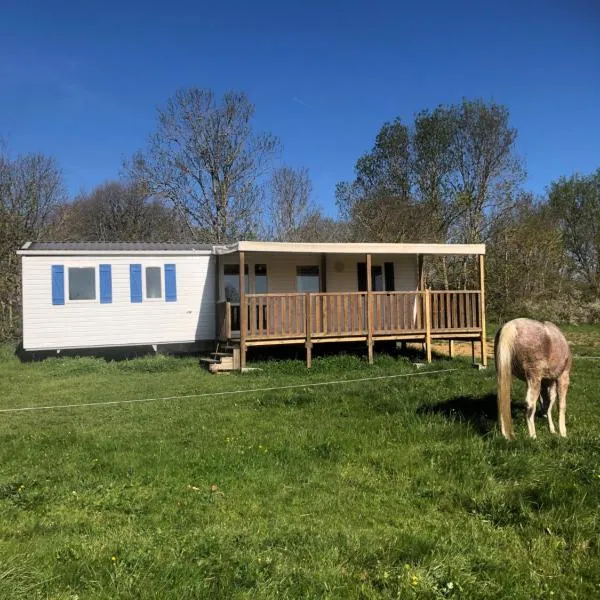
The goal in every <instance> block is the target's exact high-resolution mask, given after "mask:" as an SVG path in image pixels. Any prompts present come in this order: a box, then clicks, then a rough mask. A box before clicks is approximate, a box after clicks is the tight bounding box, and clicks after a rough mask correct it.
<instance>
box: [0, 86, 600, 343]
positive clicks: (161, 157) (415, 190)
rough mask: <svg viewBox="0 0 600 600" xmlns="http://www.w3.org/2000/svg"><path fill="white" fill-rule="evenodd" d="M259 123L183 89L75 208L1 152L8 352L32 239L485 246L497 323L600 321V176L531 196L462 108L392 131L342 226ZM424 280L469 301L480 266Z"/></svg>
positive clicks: (33, 163) (370, 158)
mask: <svg viewBox="0 0 600 600" xmlns="http://www.w3.org/2000/svg"><path fill="white" fill-rule="evenodd" d="M253 115H254V106H253V105H252V104H251V102H250V101H249V100H248V98H247V97H246V95H245V94H243V93H228V94H226V95H225V96H224V97H223V98H221V99H218V98H216V97H215V95H214V94H213V93H212V92H211V91H210V90H201V89H195V88H192V89H185V90H180V91H179V92H177V93H176V94H175V95H174V96H173V97H172V98H171V99H170V100H169V101H168V102H167V103H166V105H165V106H164V107H163V108H161V109H159V111H158V118H157V124H156V129H155V131H154V133H153V134H152V135H151V136H150V137H149V140H148V144H147V146H146V147H145V148H143V149H141V150H140V151H139V152H137V153H136V154H135V155H134V156H132V157H131V159H130V160H128V161H126V163H125V164H124V165H123V169H122V172H121V173H119V174H116V175H117V176H116V177H115V180H114V181H108V182H105V183H103V184H102V185H100V186H98V187H97V188H95V189H93V190H91V191H90V192H89V193H84V194H80V195H78V196H77V197H75V198H69V196H68V194H67V192H66V189H65V185H64V181H63V177H62V174H61V171H60V167H59V165H58V164H57V162H56V161H55V160H54V159H53V158H52V157H48V156H44V155H41V154H33V153H32V154H27V155H23V156H16V157H13V156H12V155H11V153H10V152H9V150H8V149H7V148H0V338H1V339H9V338H16V337H18V335H19V333H20V303H21V298H20V271H19V266H20V265H19V261H18V257H17V256H16V254H15V251H16V250H17V249H18V248H19V247H20V246H21V245H22V244H23V243H24V242H25V241H35V240H54V241H84V240H86V241H186V240H194V241H199V242H208V243H226V242H229V241H234V240H238V239H273V240H280V241H283V240H287V241H308V242H317V241H365V242H367V241H386V242H409V241H415V242H455V243H480V242H483V243H486V244H487V251H488V260H487V267H488V268H487V286H488V312H489V313H490V315H491V316H492V317H495V318H497V319H504V318H508V317H511V316H515V315H529V316H533V317H537V318H550V319H553V320H557V321H561V322H564V321H571V322H586V321H596V320H599V319H600V302H599V301H598V298H599V295H600V271H599V268H600V267H599V265H598V255H599V250H600V169H599V170H598V171H597V172H596V173H594V174H591V175H588V176H575V175H574V176H571V177H564V178H561V179H559V180H558V181H555V182H549V187H548V190H547V194H546V195H545V196H544V197H533V196H532V195H531V194H529V193H527V192H526V191H525V190H524V189H523V182H524V181H525V167H524V164H523V161H522V160H521V159H520V158H519V156H518V154H517V152H516V148H515V145H516V139H517V132H516V130H515V129H514V128H512V127H511V126H510V123H509V113H508V110H507V109H506V108H505V107H503V106H501V105H497V104H494V103H484V102H480V101H468V100H465V101H463V102H462V103H461V104H458V105H450V106H440V107H438V108H436V109H435V110H432V111H423V112H420V113H418V114H417V115H416V116H415V118H414V120H413V122H412V123H403V122H402V121H401V120H400V119H396V120H395V121H393V122H391V123H385V124H384V125H383V126H382V128H381V130H380V131H379V133H378V134H377V136H376V139H375V143H374V145H373V148H372V149H371V150H370V151H369V152H367V153H366V154H364V155H363V156H361V157H360V158H358V160H357V162H356V165H355V177H354V179H353V180H352V181H350V182H340V183H339V184H338V186H337V189H336V202H337V206H338V209H339V217H338V218H337V219H330V218H326V217H324V216H323V213H322V212H321V209H320V208H319V207H318V206H316V205H315V203H314V201H313V197H312V185H311V181H310V174H309V173H308V171H307V170H306V169H304V168H300V169H293V168H290V167H286V166H275V165H276V164H277V163H278V162H279V160H280V159H281V156H282V145H281V142H280V141H279V140H278V139H277V138H276V137H275V136H274V135H272V134H270V133H261V132H257V131H255V128H254V127H253V123H252V120H253ZM427 277H428V283H429V284H430V285H431V286H435V287H441V288H447V289H452V288H458V289H461V288H465V287H468V286H470V285H472V284H473V282H474V278H475V270H474V264H473V262H472V261H469V260H466V259H447V260H441V259H440V260H439V261H432V262H430V264H429V270H428V273H427Z"/></svg>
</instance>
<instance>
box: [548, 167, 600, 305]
mask: <svg viewBox="0 0 600 600" xmlns="http://www.w3.org/2000/svg"><path fill="white" fill-rule="evenodd" d="M548 198H549V204H550V207H551V208H552V211H553V215H554V216H555V218H556V219H557V222H558V224H559V227H560V231H561V233H562V237H563V243H564V246H565V250H566V252H567V256H568V258H569V261H570V264H571V269H572V273H573V276H574V277H575V279H576V280H577V281H579V282H581V283H583V285H584V287H585V291H586V292H587V294H588V295H592V296H594V297H596V298H598V297H600V169H598V170H597V171H596V172H595V173H593V174H591V175H589V176H579V175H573V176H572V177H569V178H565V177H561V178H560V179H559V180H558V181H557V182H554V183H553V184H552V185H551V186H550V190H549V194H548Z"/></svg>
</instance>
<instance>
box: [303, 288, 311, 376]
mask: <svg viewBox="0 0 600 600" xmlns="http://www.w3.org/2000/svg"><path fill="white" fill-rule="evenodd" d="M304 318H305V321H306V323H305V335H306V342H305V344H304V345H305V346H306V368H307V369H310V367H311V365H312V322H313V319H312V302H311V301H310V293H307V294H306V295H305V296H304Z"/></svg>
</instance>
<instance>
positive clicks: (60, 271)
mask: <svg viewBox="0 0 600 600" xmlns="http://www.w3.org/2000/svg"><path fill="white" fill-rule="evenodd" d="M64 303H65V267H64V266H63V265H52V304H55V305H56V304H64Z"/></svg>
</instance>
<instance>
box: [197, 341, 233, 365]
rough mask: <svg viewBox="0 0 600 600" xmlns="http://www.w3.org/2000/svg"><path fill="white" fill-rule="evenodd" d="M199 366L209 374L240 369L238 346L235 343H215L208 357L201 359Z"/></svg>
mask: <svg viewBox="0 0 600 600" xmlns="http://www.w3.org/2000/svg"><path fill="white" fill-rule="evenodd" d="M200 364H201V365H202V366H205V367H206V368H207V369H208V370H209V371H210V372H211V373H219V372H223V371H235V370H237V369H239V368H240V345H239V343H238V344H236V343H235V342H232V341H228V342H217V346H216V348H215V351H214V352H212V353H211V355H210V357H206V358H201V359H200Z"/></svg>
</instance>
